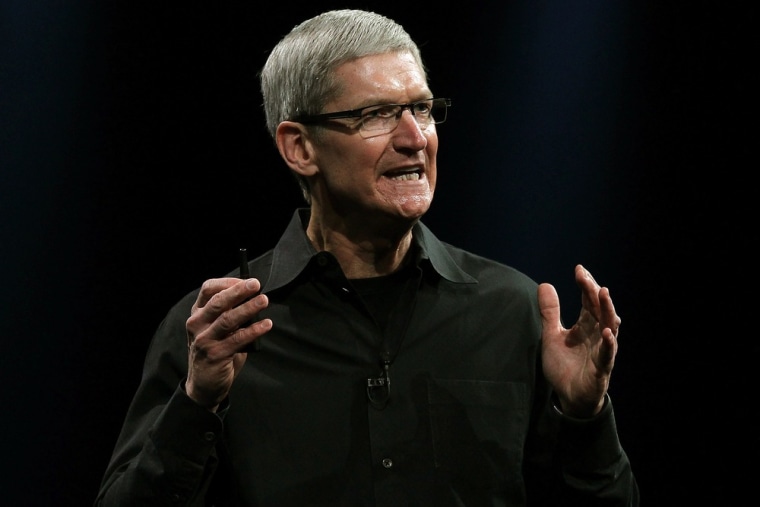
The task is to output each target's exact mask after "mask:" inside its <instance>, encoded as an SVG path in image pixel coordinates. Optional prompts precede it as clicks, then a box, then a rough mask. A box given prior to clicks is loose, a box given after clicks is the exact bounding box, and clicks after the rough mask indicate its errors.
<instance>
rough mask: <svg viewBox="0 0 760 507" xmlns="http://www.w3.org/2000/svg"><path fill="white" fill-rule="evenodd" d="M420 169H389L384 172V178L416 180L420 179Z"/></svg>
mask: <svg viewBox="0 0 760 507" xmlns="http://www.w3.org/2000/svg"><path fill="white" fill-rule="evenodd" d="M421 172H422V171H420V170H419V169H407V170H403V171H391V172H389V173H386V174H385V177H386V178H390V179H392V180H394V181H417V180H419V179H420V174H421Z"/></svg>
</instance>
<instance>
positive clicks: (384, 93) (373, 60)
mask: <svg viewBox="0 0 760 507" xmlns="http://www.w3.org/2000/svg"><path fill="white" fill-rule="evenodd" d="M335 77H336V79H337V80H338V81H339V82H340V89H341V93H340V95H339V96H338V97H336V99H335V100H334V101H332V102H333V103H335V104H341V103H342V104H344V105H346V106H347V107H348V106H351V107H357V105H359V106H361V105H369V104H374V103H378V102H385V101H390V102H406V101H409V100H417V99H419V98H422V97H423V96H427V95H429V93H430V90H429V88H428V84H427V80H426V79H425V74H424V72H423V70H422V69H421V68H420V67H419V65H417V62H416V60H415V59H414V57H413V56H412V55H411V54H410V53H408V52H402V53H384V54H379V55H370V56H364V57H361V58H357V59H355V60H351V61H348V62H345V63H343V64H341V65H340V66H338V67H337V68H336V69H335ZM410 97H411V98H410ZM357 101H358V102H359V104H357Z"/></svg>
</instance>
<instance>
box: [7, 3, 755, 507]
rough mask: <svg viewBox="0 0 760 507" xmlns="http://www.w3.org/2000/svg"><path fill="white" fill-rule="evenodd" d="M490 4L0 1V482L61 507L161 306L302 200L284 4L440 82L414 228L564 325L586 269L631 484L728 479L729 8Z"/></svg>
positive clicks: (733, 193) (744, 244)
mask: <svg viewBox="0 0 760 507" xmlns="http://www.w3.org/2000/svg"><path fill="white" fill-rule="evenodd" d="M315 4H316V2H315ZM496 4H497V3H496V2H477V1H476V2H466V3H465V4H461V3H460V4H457V5H453V6H445V5H444V4H437V3H430V2H417V3H414V2H403V3H393V2H388V1H385V2H373V1H364V2H353V3H352V2H319V6H318V7H315V6H307V7H299V8H295V7H294V6H293V5H291V4H289V3H285V4H276V5H272V4H263V6H262V5H261V4H259V5H256V4H255V3H254V2H232V3H224V5H222V3H221V2H220V3H219V4H214V5H213V6H212V5H209V3H202V2H182V3H178V4H177V5H164V3H163V2H94V1H93V2H86V1H69V2H56V1H53V0H47V1H39V2H27V1H26V0H8V1H5V2H3V4H2V5H1V6H0V217H1V218H0V220H1V221H0V227H1V229H0V234H1V236H0V261H2V262H0V266H2V267H1V268H0V269H2V271H0V276H1V278H0V281H1V282H2V290H0V297H1V298H2V300H0V308H2V316H1V318H0V326H2V327H1V328H0V339H2V340H3V342H4V343H3V347H2V353H0V373H1V374H2V377H1V378H0V380H1V382H2V383H0V390H2V409H1V410H2V420H3V421H4V423H3V443H2V449H1V452H2V456H3V460H4V461H5V465H4V471H3V472H2V475H0V502H2V503H3V504H4V505H13V506H16V505H18V506H38V505H39V506H47V505H56V506H57V505H67V506H68V505H89V504H90V503H91V502H92V501H93V499H94V497H95V494H96V492H97V489H98V485H99V482H100V479H101V476H102V473H103V471H104V469H105V466H106V464H107V461H108V459H109V455H110V452H111V447H112V445H113V443H114V442H115V439H116V436H117V434H118V431H119V428H120V424H121V420H122V418H123V416H124V414H125V411H126V408H127V405H128V403H129V400H130V398H131V396H132V393H133V391H134V389H135V388H136V386H137V384H138V382H139V380H140V374H141V365H142V358H143V355H144V353H145V351H146V348H147V346H148V342H149V340H150V337H151V335H152V333H153V331H154V329H155V328H156V326H157V325H158V323H159V322H160V320H161V318H162V317H163V315H164V313H165V312H166V311H167V310H168V308H169V306H170V305H171V304H173V303H174V302H175V301H176V300H177V299H179V298H180V297H181V296H182V295H184V294H185V293H186V292H188V291H190V290H192V289H194V288H195V287H196V286H198V285H199V284H200V283H201V282H202V281H203V280H204V279H206V278H208V277H212V276H218V275H222V274H224V273H226V272H227V271H229V270H231V269H232V268H234V267H235V265H236V262H237V250H238V248H240V247H243V246H244V247H247V248H248V249H249V250H250V251H251V253H252V255H255V254H258V253H260V252H263V251H264V250H266V249H267V248H269V247H270V246H272V245H273V244H274V242H275V241H276V240H277V238H278V237H279V234H280V232H281V230H282V228H283V227H284V226H285V224H286V223H287V221H288V220H289V218H290V216H291V213H292V210H293V208H294V207H295V206H300V205H302V201H301V197H300V194H299V192H298V190H297V189H296V186H295V184H294V183H293V182H292V180H291V177H290V175H289V174H288V173H287V171H286V169H285V165H284V164H283V163H281V162H280V160H279V158H278V155H277V153H276V150H275V148H274V146H273V144H272V142H271V140H270V139H269V137H268V134H267V133H266V131H265V128H264V118H263V113H262V110H261V105H260V103H261V97H260V94H259V91H258V84H257V78H256V72H257V71H258V70H259V68H260V67H261V66H262V65H263V63H264V60H265V58H266V55H267V53H268V51H269V50H270V49H271V47H272V46H273V45H274V44H275V43H276V42H277V40H278V39H279V38H280V37H281V36H282V35H284V34H285V33H286V32H287V31H288V30H289V29H290V28H291V27H292V26H293V25H295V24H297V23H298V22H300V21H302V20H303V19H305V18H307V17H309V16H311V15H313V14H316V13H317V12H319V11H322V10H326V9H327V8H331V7H345V6H349V7H362V8H369V9H373V10H377V11H379V12H381V13H383V14H386V15H389V16H390V17H393V18H395V19H396V20H398V21H400V22H401V23H402V24H404V25H405V26H406V27H407V29H408V30H409V32H410V33H411V34H412V36H413V37H414V39H415V40H416V41H417V42H418V43H419V44H420V45H421V47H422V50H423V56H424V58H425V60H426V63H427V65H428V67H429V70H430V79H431V87H432V89H433V90H434V92H435V93H436V94H437V95H438V96H448V97H451V98H452V99H453V104H454V105H453V107H452V109H451V111H450V115H449V121H448V122H447V123H446V124H444V125H441V126H440V127H439V129H438V130H439V137H440V142H441V147H440V151H439V158H438V160H439V163H438V167H439V184H438V188H437V192H436V200H435V203H434V205H433V209H432V210H431V211H430V213H429V215H428V216H427V217H426V219H425V222H426V223H427V224H428V225H429V226H430V227H431V228H433V230H434V231H436V232H437V234H438V235H439V236H440V237H441V238H442V239H444V240H446V241H449V242H451V243H454V244H457V245H459V246H463V247H465V248H468V249H471V250H473V251H476V252H478V253H481V254H483V255H487V256H489V257H492V258H495V259H498V260H500V261H503V262H505V263H508V264H511V265H513V266H515V267H517V268H519V269H522V270H523V271H525V272H526V273H527V274H529V275H530V276H532V277H534V278H535V279H536V280H538V281H550V282H553V283H555V285H556V286H557V288H558V290H559V292H560V296H561V297H562V302H563V308H562V311H563V315H564V316H565V318H566V320H568V321H572V320H573V319H574V317H575V316H576V315H577V311H578V308H579V304H580V298H579V297H578V293H577V290H576V289H575V287H574V286H573V283H572V270H573V266H574V265H575V264H576V263H583V264H584V265H586V266H587V267H588V268H589V269H591V271H592V272H593V273H594V275H595V277H596V278H597V280H598V281H600V283H602V284H604V285H607V286H609V287H610V288H611V291H612V294H613V298H614V300H615V302H616V306H617V309H618V311H619V313H620V314H621V316H622V318H623V326H622V328H621V334H620V352H619V355H618V358H617V363H616V369H615V374H614V375H613V382H612V386H611V395H612V397H613V399H614V403H615V409H616V412H617V417H618V427H619V431H620V435H621V439H622V441H623V444H624V446H625V447H626V450H627V452H628V454H629V455H630V458H631V461H632V463H633V466H634V468H635V471H636V474H637V477H638V480H639V483H640V486H641V492H642V497H643V499H644V501H643V505H647V506H656V505H689V504H692V503H697V502H699V503H700V504H702V503H704V504H706V505H734V504H735V503H733V501H734V500H736V499H738V498H742V497H743V496H744V495H745V494H746V493H747V491H749V489H750V486H751V483H750V482H749V481H752V480H756V479H755V477H756V476H757V473H758V471H760V470H758V466H757V465H756V464H755V463H754V461H755V460H756V459H757V451H758V432H757V423H756V420H755V419H753V417H754V414H755V413H756V409H755V408H753V407H754V406H756V405H757V380H756V378H757V377H756V376H755V375H754V373H755V371H754V363H755V361H754V359H755V357H757V355H758V352H759V350H758V345H757V343H758V340H757V325H756V321H755V320H754V318H753V316H754V312H755V311H757V297H756V296H755V295H754V294H753V291H754V290H755V287H756V280H757V276H756V273H755V271H756V270H755V268H754V266H753V265H751V264H750V262H751V261H753V262H754V261H755V259H754V258H753V257H752V255H753V254H754V250H755V246H754V245H755V244H756V241H757V239H758V238H757V236H758V231H757V226H756V224H755V222H754V216H753V215H752V214H750V212H751V210H752V209H753V208H755V206H754V204H755V202H754V201H755V199H756V198H757V197H756V195H757V192H755V191H754V186H755V183H754V180H755V177H754V176H753V173H754V171H756V170H757V162H754V163H753V162H752V160H755V157H754V152H755V150H756V148H757V144H758V129H757V114H756V113H757V109H756V107H755V102H756V101H755V97H756V94H757V89H758V86H757V80H756V78H754V77H753V76H754V72H755V68H756V67H757V55H756V51H755V49H753V47H754V46H756V43H757V41H756V38H757V37H756V33H757V18H756V16H755V15H754V14H753V13H752V11H751V10H750V9H749V2H746V3H743V2H730V3H729V2H725V3H718V2H686V1H684V2H673V1H663V2H593V1H573V2H560V1H554V2H552V1H540V2H527V1H508V2H502V4H503V5H501V6H496ZM608 4H618V5H608ZM753 44H754V45H753Z"/></svg>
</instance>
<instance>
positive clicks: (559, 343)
mask: <svg viewBox="0 0 760 507" xmlns="http://www.w3.org/2000/svg"><path fill="white" fill-rule="evenodd" d="M575 282H576V284H577V285H578V287H579V288H580V289H581V312H580V316H579V317H578V321H577V322H576V323H575V324H573V326H572V327H570V328H569V329H566V328H565V327H563V326H562V322H561V319H560V304H559V296H558V295H557V291H556V289H555V288H554V286H552V285H551V284H548V283H542V284H540V285H539V287H538V305H539V308H540V310H541V318H542V321H543V331H542V336H541V338H542V358H543V367H544V374H545V375H546V378H547V380H548V381H549V383H550V384H551V385H552V387H553V388H554V390H555V391H556V393H557V396H558V397H559V400H560V403H561V407H559V408H561V410H562V411H563V412H564V413H565V414H567V415H569V416H572V417H591V416H593V415H595V414H596V413H598V412H599V411H600V410H601V408H602V406H603V403H604V395H605V394H606V393H607V389H608V387H609V382H610V376H611V374H612V368H613V366H614V364H615V355H616V354H617V349H618V342H617V336H618V330H619V328H620V322H621V319H620V317H619V316H618V314H617V313H615V306H614V305H613V304H612V298H611V297H610V291H609V290H608V289H607V288H606V287H601V286H600V285H599V284H597V283H596V281H595V280H594V278H593V277H592V276H591V273H590V272H588V271H587V270H586V269H585V268H584V267H583V266H581V265H580V264H579V265H577V266H576V267H575Z"/></svg>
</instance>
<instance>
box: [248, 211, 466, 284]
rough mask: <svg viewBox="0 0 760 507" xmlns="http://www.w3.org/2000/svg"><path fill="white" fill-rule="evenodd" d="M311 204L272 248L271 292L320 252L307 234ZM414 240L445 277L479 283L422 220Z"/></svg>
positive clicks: (297, 214)
mask: <svg viewBox="0 0 760 507" xmlns="http://www.w3.org/2000/svg"><path fill="white" fill-rule="evenodd" d="M309 216H310V210H309V208H298V209H296V210H295V212H294V213H293V217H292V218H291V220H290V223H289V224H288V226H287V227H286V229H285V232H284V233H283V234H282V236H281V237H280V240H279V241H278V242H277V245H275V247H274V250H273V251H272V266H271V270H270V273H269V277H268V279H267V280H266V282H265V283H264V286H263V288H262V290H263V291H264V292H269V291H272V290H275V289H278V288H280V287H283V286H285V285H287V284H288V283H290V282H292V281H293V280H294V279H295V278H296V277H297V276H298V275H299V274H300V273H301V272H303V270H304V269H306V267H307V266H308V264H309V262H310V261H311V259H312V258H313V257H314V256H315V255H317V254H318V252H317V251H316V249H315V248H314V246H313V245H312V244H311V241H309V238H308V237H307V236H306V226H307V225H308V223H309ZM412 235H413V238H414V239H413V241H414V243H415V244H416V245H417V247H418V249H417V250H418V252H419V254H418V258H417V264H418V265H422V264H424V262H422V261H428V262H429V263H430V265H431V266H432V268H433V269H434V270H435V272H436V273H438V274H439V275H440V276H442V277H443V278H445V279H447V280H449V281H451V282H454V283H477V280H476V279H475V278H474V277H472V276H471V275H469V274H467V273H466V272H465V271H464V270H463V269H462V268H461V267H460V266H459V265H458V264H457V263H456V261H455V260H454V259H453V258H452V257H451V255H450V253H449V250H447V248H446V246H445V245H444V244H443V243H442V242H441V241H440V240H439V239H438V238H437V237H436V236H435V235H434V234H433V233H432V231H431V230H430V229H428V228H427V226H426V225H424V224H423V223H422V222H417V223H416V224H415V225H414V228H413V229H412Z"/></svg>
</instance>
